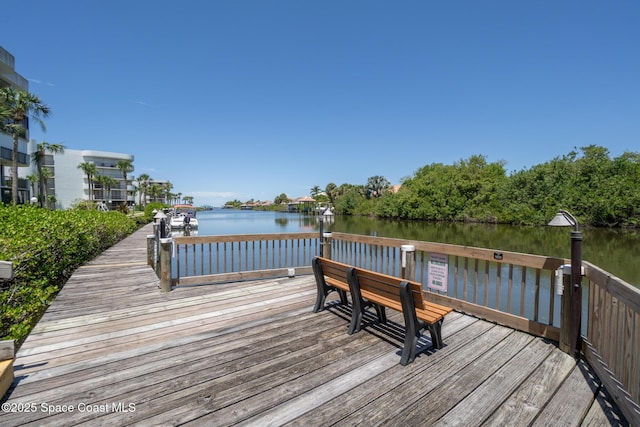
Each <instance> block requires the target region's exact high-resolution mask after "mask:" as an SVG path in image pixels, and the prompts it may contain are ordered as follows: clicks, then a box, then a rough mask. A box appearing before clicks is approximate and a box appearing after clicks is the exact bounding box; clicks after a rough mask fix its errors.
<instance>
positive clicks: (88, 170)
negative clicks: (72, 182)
mask: <svg viewBox="0 0 640 427" xmlns="http://www.w3.org/2000/svg"><path fill="white" fill-rule="evenodd" d="M78 169H82V172H84V173H85V174H86V175H87V182H88V183H89V200H92V199H93V177H94V176H95V175H96V174H97V173H98V167H97V166H96V164H95V163H93V162H83V163H80V164H79V165H78Z"/></svg>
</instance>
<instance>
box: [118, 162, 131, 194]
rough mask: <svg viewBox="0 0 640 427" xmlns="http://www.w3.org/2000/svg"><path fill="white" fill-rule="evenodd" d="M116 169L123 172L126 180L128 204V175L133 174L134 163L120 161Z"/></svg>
mask: <svg viewBox="0 0 640 427" xmlns="http://www.w3.org/2000/svg"><path fill="white" fill-rule="evenodd" d="M116 167H117V168H118V169H120V171H122V177H123V179H124V203H123V204H125V205H126V204H127V173H129V172H133V162H132V161H131V160H120V161H119V162H118V163H117V164H116Z"/></svg>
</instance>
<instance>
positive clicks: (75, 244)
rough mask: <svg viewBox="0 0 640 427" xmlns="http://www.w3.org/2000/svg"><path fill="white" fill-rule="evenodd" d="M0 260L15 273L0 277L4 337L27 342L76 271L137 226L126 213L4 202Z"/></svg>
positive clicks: (0, 208) (0, 325) (0, 326)
mask: <svg viewBox="0 0 640 427" xmlns="http://www.w3.org/2000/svg"><path fill="white" fill-rule="evenodd" d="M0 221H2V227H0V260H7V261H12V263H13V268H14V277H13V279H11V280H7V281H0V306H1V307H2V308H1V311H0V320H1V322H0V339H6V338H8V339H14V340H16V341H17V342H19V343H20V342H21V341H23V340H24V338H26V336H27V335H28V333H29V331H30V330H31V328H32V327H33V325H34V324H35V323H36V322H37V321H38V319H39V318H40V316H41V315H42V314H43V313H44V311H45V310H46V309H47V307H48V306H49V304H50V303H51V301H53V298H54V297H55V295H56V294H57V293H58V291H59V290H60V289H61V288H62V286H63V285H64V283H65V282H66V281H67V279H68V278H69V277H70V276H71V274H72V273H73V271H74V270H75V269H76V268H77V267H79V266H80V265H82V264H84V263H86V262H87V261H89V260H91V259H92V258H94V257H95V256H97V255H98V254H100V253H101V252H102V251H104V250H105V249H107V248H108V247H110V246H112V245H113V244H115V243H117V242H118V241H120V240H121V239H123V238H124V237H126V236H128V235H129V234H131V233H132V232H133V231H135V230H136V228H137V225H136V222H135V221H133V220H132V219H130V218H127V216H126V215H123V214H122V213H120V212H99V211H95V210H66V211H60V210H59V211H51V210H47V209H40V208H37V207H33V206H4V205H0Z"/></svg>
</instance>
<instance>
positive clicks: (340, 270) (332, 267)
mask: <svg viewBox="0 0 640 427" xmlns="http://www.w3.org/2000/svg"><path fill="white" fill-rule="evenodd" d="M318 260H319V261H320V265H321V266H322V274H324V275H325V276H327V277H330V278H332V279H336V280H340V281H345V280H346V278H347V272H348V271H349V269H350V268H351V266H350V265H347V264H342V263H340V262H335V261H331V262H326V261H327V260H326V259H325V258H320V257H318Z"/></svg>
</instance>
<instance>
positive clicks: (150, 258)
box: [147, 234, 156, 269]
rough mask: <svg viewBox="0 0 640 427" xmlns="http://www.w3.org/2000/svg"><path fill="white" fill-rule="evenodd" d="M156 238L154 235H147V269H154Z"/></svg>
mask: <svg viewBox="0 0 640 427" xmlns="http://www.w3.org/2000/svg"><path fill="white" fill-rule="evenodd" d="M155 245H156V236H155V234H147V264H148V265H149V267H151V268H153V269H155V262H154V260H155V257H154V255H155V248H156V246H155Z"/></svg>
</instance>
